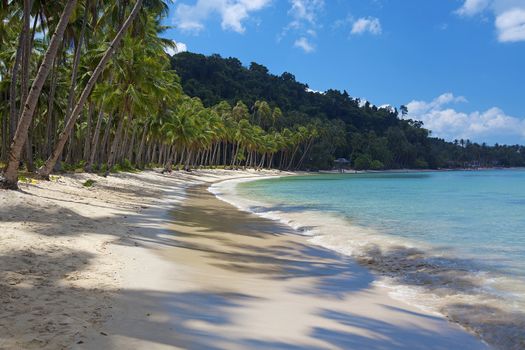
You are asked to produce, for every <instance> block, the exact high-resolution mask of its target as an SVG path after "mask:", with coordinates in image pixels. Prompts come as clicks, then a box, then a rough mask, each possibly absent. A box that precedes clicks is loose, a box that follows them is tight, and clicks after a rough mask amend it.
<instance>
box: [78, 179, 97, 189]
mask: <svg viewBox="0 0 525 350" xmlns="http://www.w3.org/2000/svg"><path fill="white" fill-rule="evenodd" d="M95 183H97V182H96V181H95V180H91V179H89V180H86V181H85V182H84V183H83V184H82V186H84V187H93V185H94V184H95Z"/></svg>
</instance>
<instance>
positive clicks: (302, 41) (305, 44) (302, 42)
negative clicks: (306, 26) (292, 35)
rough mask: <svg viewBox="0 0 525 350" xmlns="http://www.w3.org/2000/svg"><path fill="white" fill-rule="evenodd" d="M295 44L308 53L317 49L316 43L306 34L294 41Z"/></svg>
mask: <svg viewBox="0 0 525 350" xmlns="http://www.w3.org/2000/svg"><path fill="white" fill-rule="evenodd" d="M293 46H295V47H298V48H300V49H302V50H303V51H304V52H306V53H310V52H314V51H315V47H314V45H313V44H312V43H310V41H309V40H308V38H306V37H304V36H303V37H300V38H299V39H297V40H296V41H295V42H294V44H293Z"/></svg>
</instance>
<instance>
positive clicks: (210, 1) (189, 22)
mask: <svg viewBox="0 0 525 350" xmlns="http://www.w3.org/2000/svg"><path fill="white" fill-rule="evenodd" d="M270 1H271V0H197V2H196V3H195V5H187V4H179V5H178V6H177V8H176V9H175V24H176V26H177V27H178V28H180V29H181V30H184V31H190V32H195V33H198V32H200V31H201V30H203V29H204V22H205V21H206V20H207V19H208V18H209V16H210V15H212V14H218V15H219V16H220V17H221V26H222V28H223V29H225V30H233V31H235V32H237V33H244V31H245V30H246V29H245V27H244V25H243V22H244V21H246V20H247V19H248V18H249V17H250V15H251V14H252V13H253V12H257V11H259V10H261V9H263V8H264V7H266V6H267V5H268V4H269V3H270Z"/></svg>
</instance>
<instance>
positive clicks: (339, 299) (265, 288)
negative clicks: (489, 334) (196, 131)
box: [78, 185, 487, 350]
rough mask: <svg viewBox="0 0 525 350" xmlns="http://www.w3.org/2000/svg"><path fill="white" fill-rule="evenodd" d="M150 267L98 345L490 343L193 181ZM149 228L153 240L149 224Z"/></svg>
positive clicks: (93, 342) (91, 343)
mask: <svg viewBox="0 0 525 350" xmlns="http://www.w3.org/2000/svg"><path fill="white" fill-rule="evenodd" d="M187 195H188V198H187V199H186V200H184V201H183V202H182V203H181V204H180V205H178V206H177V207H176V208H175V209H174V210H173V212H172V213H171V222H170V229H171V232H166V234H164V235H162V237H163V244H162V247H158V249H157V251H156V252H157V254H158V255H159V256H160V257H161V259H158V261H157V262H156V263H155V264H147V266H146V265H144V264H140V262H139V263H138V264H137V267H136V269H137V271H136V274H137V275H141V276H144V275H146V276H149V277H148V278H147V279H146V280H149V282H148V283H146V285H147V287H145V284H144V281H143V280H142V281H141V282H140V283H138V282H137V288H136V289H127V290H122V291H121V293H120V297H119V299H118V300H117V303H116V305H115V306H114V313H113V315H114V316H113V318H112V320H111V321H110V322H108V323H107V324H106V325H105V326H104V332H103V334H94V335H93V336H92V337H91V338H90V339H88V340H87V341H86V342H85V343H84V344H81V345H78V347H79V348H88V349H100V348H105V349H124V348H133V349H176V348H181V349H286V350H292V349H454V348H459V347H460V348H462V349H486V348H487V347H486V346H485V345H484V344H483V343H482V342H481V341H480V340H478V339H477V338H476V337H475V336H473V335H471V334H469V333H467V332H466V331H464V330H463V329H461V328H460V327H458V326H456V325H454V324H451V323H449V322H447V320H446V319H444V318H442V317H439V316H435V315H431V314H428V313H425V312H422V311H421V310H418V309H416V308H414V307H411V306H409V305H406V304H404V303H402V302H399V301H396V300H393V299H392V298H390V297H389V296H388V294H387V291H386V290H384V289H382V288H380V287H377V286H375V285H374V284H373V282H374V280H375V278H374V276H373V275H372V274H371V273H370V272H369V271H368V270H366V269H365V268H363V267H361V266H359V265H357V264H356V263H355V262H354V261H353V260H351V259H349V258H347V257H344V256H342V255H339V254H337V253H334V252H332V251H330V250H327V249H324V248H322V247H318V246H313V245H310V244H309V243H307V242H306V239H305V238H304V237H301V236H299V235H297V234H296V233H295V232H294V231H293V230H292V229H290V228H289V227H286V226H284V225H280V224H278V223H276V222H273V221H270V220H267V219H263V218H259V217H257V216H255V215H252V214H248V213H244V212H241V211H239V210H237V209H236V208H234V207H233V206H231V205H229V204H227V203H225V202H222V201H220V200H218V199H216V198H215V197H214V196H213V195H212V194H210V193H209V192H207V185H201V186H196V187H193V188H191V189H189V190H188V193H187ZM151 230H152V232H149V233H148V230H145V231H143V233H142V234H143V237H144V241H147V237H148V234H155V235H157V237H158V232H154V231H156V229H155V228H154V226H152V227H151Z"/></svg>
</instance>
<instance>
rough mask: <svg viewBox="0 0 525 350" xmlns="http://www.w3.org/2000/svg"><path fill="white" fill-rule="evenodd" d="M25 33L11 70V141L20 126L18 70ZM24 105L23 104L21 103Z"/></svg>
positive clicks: (21, 37) (20, 39) (21, 35)
mask: <svg viewBox="0 0 525 350" xmlns="http://www.w3.org/2000/svg"><path fill="white" fill-rule="evenodd" d="M23 38H24V35H23V32H22V33H20V36H19V39H18V48H17V50H16V56H15V62H14V63H13V69H12V70H11V85H10V86H9V138H10V141H9V143H11V141H12V140H13V138H14V137H15V131H16V126H17V124H18V112H17V108H16V95H17V94H16V86H17V77H18V68H19V67H20V60H21V59H22V42H23ZM21 103H22V102H21Z"/></svg>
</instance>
